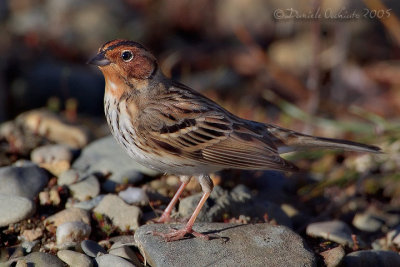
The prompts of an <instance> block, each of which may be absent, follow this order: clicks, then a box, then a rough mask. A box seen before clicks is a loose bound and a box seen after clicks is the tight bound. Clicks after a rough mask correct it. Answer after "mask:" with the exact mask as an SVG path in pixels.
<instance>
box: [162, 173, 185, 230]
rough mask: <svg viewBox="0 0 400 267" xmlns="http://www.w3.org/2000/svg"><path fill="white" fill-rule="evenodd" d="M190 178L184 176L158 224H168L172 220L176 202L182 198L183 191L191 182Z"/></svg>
mask: <svg viewBox="0 0 400 267" xmlns="http://www.w3.org/2000/svg"><path fill="white" fill-rule="evenodd" d="M190 178H191V177H190V176H182V177H181V181H182V184H181V185H180V187H179V189H178V191H176V193H175V195H174V197H173V198H172V200H171V201H170V202H169V204H168V206H167V208H166V209H165V210H164V212H163V214H162V215H161V217H160V218H158V219H157V220H156V222H157V223H166V222H169V221H170V220H171V212H172V209H173V208H174V207H175V205H176V202H178V199H179V197H180V196H181V194H182V192H183V190H184V189H185V187H186V186H187V184H188V183H189V182H190Z"/></svg>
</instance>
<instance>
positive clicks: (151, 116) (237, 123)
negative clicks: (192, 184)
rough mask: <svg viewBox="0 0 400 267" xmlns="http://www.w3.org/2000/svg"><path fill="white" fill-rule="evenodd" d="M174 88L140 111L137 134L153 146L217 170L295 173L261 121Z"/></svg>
mask: <svg viewBox="0 0 400 267" xmlns="http://www.w3.org/2000/svg"><path fill="white" fill-rule="evenodd" d="M182 86H183V85H179V87H172V88H170V91H169V92H168V94H164V95H159V96H157V98H158V99H157V101H150V103H149V104H147V105H146V107H145V108H144V109H143V110H141V112H140V115H139V117H138V127H139V130H138V132H139V133H141V134H142V137H143V138H145V139H146V140H147V144H148V146H149V147H151V148H152V149H154V150H158V151H159V152H160V151H163V152H165V153H167V154H169V155H170V156H171V155H174V156H179V157H180V158H181V159H182V160H191V161H193V160H194V161H197V162H200V163H203V164H211V165H216V166H219V167H221V168H236V169H275V170H289V171H294V170H296V167H295V166H294V165H293V164H291V163H290V162H287V161H285V160H284V159H282V158H281V157H280V156H279V154H278V151H277V149H276V147H275V146H274V144H273V142H272V141H271V140H269V139H268V138H265V137H264V136H263V134H262V133H263V132H265V131H264V130H263V129H257V127H258V128H260V127H261V128H262V127H263V124H257V125H256V124H255V123H254V125H253V124H252V123H253V122H249V121H246V120H242V119H240V118H238V117H236V116H234V115H233V114H231V113H229V112H228V111H226V110H224V109H223V108H221V107H220V106H219V105H218V104H216V103H214V102H213V101H212V100H210V99H208V98H206V97H204V96H202V95H200V94H198V93H197V92H195V91H193V90H192V89H190V88H187V87H183V88H182Z"/></svg>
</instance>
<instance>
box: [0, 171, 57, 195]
mask: <svg viewBox="0 0 400 267" xmlns="http://www.w3.org/2000/svg"><path fill="white" fill-rule="evenodd" d="M48 180H49V177H48V174H47V173H46V171H45V170H43V169H42V168H40V167H38V166H36V165H28V166H25V167H16V166H7V167H2V168H0V194H6V195H14V196H20V197H26V198H29V199H33V198H34V197H36V196H37V195H38V194H39V192H40V191H41V190H42V189H43V188H44V187H45V186H46V184H47V182H48Z"/></svg>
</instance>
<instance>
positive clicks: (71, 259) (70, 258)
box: [57, 250, 93, 267]
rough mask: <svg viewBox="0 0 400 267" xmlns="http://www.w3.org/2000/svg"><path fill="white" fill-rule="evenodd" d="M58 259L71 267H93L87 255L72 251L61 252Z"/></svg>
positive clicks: (58, 253)
mask: <svg viewBox="0 0 400 267" xmlns="http://www.w3.org/2000/svg"><path fill="white" fill-rule="evenodd" d="M57 257H59V258H60V259H61V260H62V261H63V262H65V263H66V264H68V265H69V266H76V267H92V266H93V262H92V259H90V258H89V257H88V256H86V255H85V254H82V253H79V252H76V251H72V250H60V251H58V252H57Z"/></svg>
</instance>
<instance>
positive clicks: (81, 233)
mask: <svg viewBox="0 0 400 267" xmlns="http://www.w3.org/2000/svg"><path fill="white" fill-rule="evenodd" d="M91 231H92V228H91V227H90V225H88V224H86V223H83V222H66V223H63V224H61V225H60V226H58V227H57V232H56V239H57V245H59V246H60V245H62V247H65V246H68V245H69V244H71V243H75V242H78V241H81V240H83V239H85V238H87V237H89V235H90V233H91Z"/></svg>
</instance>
